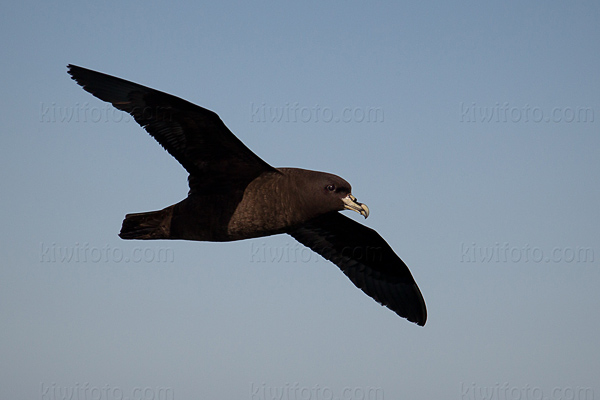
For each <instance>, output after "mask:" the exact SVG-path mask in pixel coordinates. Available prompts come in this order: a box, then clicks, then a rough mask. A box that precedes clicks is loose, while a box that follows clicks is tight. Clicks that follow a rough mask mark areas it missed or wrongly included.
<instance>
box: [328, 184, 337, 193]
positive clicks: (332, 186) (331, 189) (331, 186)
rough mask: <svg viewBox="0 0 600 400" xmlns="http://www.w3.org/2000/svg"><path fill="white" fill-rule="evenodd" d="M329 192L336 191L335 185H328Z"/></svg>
mask: <svg viewBox="0 0 600 400" xmlns="http://www.w3.org/2000/svg"><path fill="white" fill-rule="evenodd" d="M327 190H329V191H330V192H333V191H334V190H335V185H327Z"/></svg>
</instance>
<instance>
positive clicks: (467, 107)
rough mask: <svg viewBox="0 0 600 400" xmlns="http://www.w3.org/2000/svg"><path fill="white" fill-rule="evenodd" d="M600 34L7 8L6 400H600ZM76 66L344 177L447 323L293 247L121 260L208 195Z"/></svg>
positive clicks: (571, 24)
mask: <svg viewBox="0 0 600 400" xmlns="http://www.w3.org/2000/svg"><path fill="white" fill-rule="evenodd" d="M599 17H600V6H599V5H598V3H596V2H561V1H548V2H512V1H509V2H498V3H493V4H489V3H481V2H475V1H473V2H454V3H452V4H449V3H444V2H437V3H431V2H428V3H418V4H417V3H400V2H375V3H366V2H356V1H329V2H312V1H309V2H294V3H282V2H281V3H280V2H239V3H236V2H227V1H225V2H217V3H214V2H213V3H210V4H202V3H201V2H200V3H198V2H177V1H175V2H170V3H157V2H154V1H145V2H141V1H133V2H111V1H109V2H104V3H98V2H60V3H39V2H31V1H23V2H18V4H17V3H11V4H10V5H8V4H7V5H4V6H2V12H1V13H0V31H1V32H2V38H3V39H2V49H3V54H4V56H3V57H2V59H1V60H0V65H1V67H2V72H3V77H4V79H2V81H1V82H0V85H1V86H0V88H1V90H0V115H1V118H0V121H1V122H0V123H1V124H2V133H1V134H0V140H1V144H0V166H1V167H2V169H3V171H5V172H4V174H3V177H2V185H1V186H0V187H1V189H0V190H1V193H2V199H3V207H2V209H1V211H0V212H1V213H2V214H1V217H2V221H3V229H1V230H0V236H1V241H0V243H2V245H1V246H2V255H3V262H2V265H1V267H0V320H1V321H2V326H3V329H1V330H0V358H1V359H2V363H1V364H0V397H1V398H3V399H20V398H31V399H35V398H38V399H52V400H54V399H58V398H61V396H63V395H65V394H66V395H67V396H68V395H69V394H71V395H73V396H72V398H73V399H77V397H76V396H79V398H80V399H83V398H88V399H89V398H96V399H100V398H101V399H102V400H104V399H107V400H108V399H118V398H119V397H122V398H129V399H142V398H145V399H159V398H175V399H190V398H213V399H251V400H254V399H267V398H269V399H270V398H272V395H273V394H274V395H275V397H277V396H280V397H281V398H282V399H286V398H287V399H290V400H292V399H293V398H294V396H295V398H299V399H300V398H304V399H328V398H336V399H360V398H364V399H367V398H369V399H375V398H377V399H379V398H385V399H402V398H408V399H432V398H444V399H457V400H462V399H470V400H478V399H484V398H486V396H488V397H487V398H490V397H489V396H496V397H492V398H497V399H499V400H502V399H503V398H506V399H511V398H514V399H518V398H520V399H537V398H540V399H542V398H543V399H582V398H587V399H590V398H598V397H599V396H600V386H598V376H599V375H600V345H599V344H600V343H599V340H598V335H597V333H598V331H599V329H600V322H599V319H598V308H599V306H600V294H599V293H600V291H599V290H598V286H599V282H600V273H599V267H600V244H599V243H600V234H599V231H598V226H600V212H599V210H598V204H600V184H599V183H598V176H599V174H600V167H599V165H600V163H599V162H598V153H599V149H600V136H599V133H600V130H599V124H600V95H599V93H600V78H599V75H598V71H599V70H600V69H599V67H600V42H599V41H598V37H600V27H599V25H598V20H599ZM69 63H72V64H77V65H81V66H84V67H88V68H91V69H95V70H99V71H102V72H106V73H109V74H112V75H116V76H119V77H122V78H125V79H129V80H132V81H135V82H138V83H141V84H144V85H147V86H151V87H154V88H157V89H159V90H163V91H166V92H168V93H172V94H174V95H176V96H180V97H182V98H185V99H187V100H189V101H191V102H193V103H196V104H199V105H202V106H204V107H206V108H209V109H211V110H213V111H215V112H217V113H218V114H219V115H220V116H221V118H222V119H223V120H224V122H225V123H226V125H227V126H228V127H229V128H230V129H231V130H232V131H233V132H234V133H235V134H236V135H237V136H238V137H239V138H240V139H241V140H242V141H243V142H244V143H245V144H246V145H248V146H249V147H250V148H251V149H252V150H253V151H255V152H256V153H257V154H258V155H259V156H260V157H262V158H263V159H264V160H266V161H267V162H269V163H270V164H272V165H274V166H292V167H302V168H307V169H315V170H321V171H328V172H332V173H335V174H338V175H340V176H342V177H344V178H345V179H346V180H348V181H349V182H350V183H351V184H352V186H353V193H354V195H355V196H356V197H357V198H358V199H359V201H361V202H364V203H366V204H368V205H369V207H370V210H371V216H370V217H369V219H368V220H366V221H364V223H365V224H366V225H368V226H370V227H372V228H374V229H376V230H377V231H378V232H379V233H380V234H381V235H382V236H383V237H384V238H385V239H386V240H387V242H388V243H390V245H391V246H392V247H393V248H394V249H395V251H396V252H397V253H398V254H399V255H400V257H401V258H402V259H403V260H404V261H405V262H406V263H407V264H408V266H409V267H410V269H411V271H412V273H413V276H414V277H415V279H416V281H417V283H418V284H419V286H420V288H421V291H422V292H423V295H424V297H425V300H426V303H427V307H428V313H429V318H428V322H427V325H426V326H425V327H424V328H420V327H417V326H416V325H414V324H411V323H408V322H407V321H406V320H403V319H401V318H399V317H397V316H396V315H395V314H394V313H393V312H391V311H389V310H387V309H386V308H384V307H381V306H379V305H378V304H376V303H375V302H374V301H373V300H372V299H370V298H369V297H367V296H365V295H364V294H363V293H362V292H361V291H360V290H358V289H356V288H355V287H354V285H353V284H352V283H351V282H350V281H349V280H348V279H347V278H346V277H345V276H344V275H343V274H342V273H341V272H340V271H339V269H338V268H337V267H335V266H334V265H333V264H331V263H328V262H326V261H324V260H323V259H321V258H320V257H319V256H317V255H316V254H314V253H309V252H307V251H303V250H302V249H303V248H302V247H301V246H299V245H297V244H296V242H295V241H294V240H293V239H292V238H291V237H288V236H283V235H282V236H275V237H269V238H259V239H253V240H247V241H241V242H235V243H200V242H185V241H173V242H170V241H157V242H141V241H140V242H137V241H123V240H120V239H119V238H118V236H117V233H118V232H119V229H120V226H121V221H122V219H123V217H124V215H125V214H126V213H131V212H141V211H149V210H156V209H161V208H163V207H165V206H167V205H170V204H173V203H175V202H178V201H179V200H181V199H182V198H184V197H185V196H186V194H187V182H186V177H187V175H186V173H185V171H184V170H183V168H182V167H181V166H180V165H179V164H178V163H177V162H176V161H175V160H174V159H173V158H172V157H170V156H169V155H168V154H167V153H166V152H165V151H164V150H163V149H162V148H161V147H160V146H159V145H158V144H156V143H155V142H154V140H153V139H152V138H150V137H149V136H148V135H147V134H146V133H145V132H144V131H143V130H142V129H141V128H139V127H138V126H137V124H135V123H134V122H133V121H132V120H131V119H129V118H128V117H127V115H125V114H121V113H119V112H117V111H114V110H113V109H112V108H110V107H106V104H105V103H103V102H101V101H99V100H97V99H95V98H94V97H93V96H91V95H90V94H88V93H86V92H84V91H83V90H82V89H81V88H80V87H79V86H78V85H77V84H75V82H73V81H72V80H71V79H70V78H69V76H68V75H67V73H66V65H67V64H69ZM257 110H258V111H257ZM282 112H284V113H287V114H285V115H287V116H288V117H281V118H279V117H277V116H276V113H282ZM263 115H264V118H263V117H262V116H263ZM272 116H274V117H272ZM289 116H293V118H292V117H289ZM346 214H348V215H349V216H350V217H351V218H357V219H359V218H360V216H358V215H350V212H347V213H346ZM85 396H87V397H85ZM286 396H287V397H286ZM591 396H595V397H591Z"/></svg>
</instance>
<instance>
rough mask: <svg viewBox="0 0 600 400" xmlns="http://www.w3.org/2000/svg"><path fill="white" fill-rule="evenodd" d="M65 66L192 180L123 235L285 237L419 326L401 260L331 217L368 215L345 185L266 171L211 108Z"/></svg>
mask: <svg viewBox="0 0 600 400" xmlns="http://www.w3.org/2000/svg"><path fill="white" fill-rule="evenodd" d="M68 68H69V74H71V77H72V78H73V79H74V80H75V81H76V82H77V83H78V84H80V85H81V86H82V87H83V88H84V89H85V90H86V91H88V92H90V93H91V94H93V95H94V96H96V97H98V98H99V99H101V100H104V101H107V102H109V103H112V105H113V106H115V107H116V108H118V109H119V110H122V111H125V112H128V113H129V114H131V115H132V116H133V118H134V119H135V120H136V121H137V122H138V123H139V124H140V125H141V126H142V127H144V129H146V131H148V133H150V135H151V136H152V137H154V138H155V139H156V140H157V141H158V142H159V143H160V144H161V145H162V146H163V147H164V148H165V149H166V150H167V151H168V152H169V153H170V154H171V155H172V156H173V157H175V159H177V161H179V163H180V164H181V165H182V166H183V167H184V168H185V169H186V170H187V171H188V172H189V174H190V175H189V178H188V182H189V187H190V190H189V193H188V197H187V198H185V199H184V200H182V201H180V202H179V203H177V204H174V205H172V206H169V207H167V208H165V209H163V210H160V211H151V212H145V213H138V214H128V215H126V216H125V220H124V221H123V226H122V228H121V232H120V233H119V236H120V237H121V238H123V239H146V240H147V239H186V240H200V241H217V242H219V241H231V240H241V239H247V238H253V237H261V236H268V235H274V234H279V233H287V234H290V235H291V236H293V237H294V238H295V239H296V240H298V241H299V242H300V243H302V244H304V245H305V246H307V247H310V248H311V249H312V250H314V251H315V252H317V253H319V254H320V255H322V256H323V257H324V258H326V259H328V260H330V261H332V262H333V263H334V264H336V265H337V266H338V267H339V268H340V269H341V270H342V271H343V272H344V273H345V274H346V275H347V276H348V277H349V278H350V279H351V280H352V282H354V284H355V285H356V286H358V287H359V288H360V289H362V290H363V291H364V292H365V293H366V294H368V295H369V296H371V297H372V298H374V299H375V300H376V301H378V302H379V303H381V304H382V305H385V306H387V307H388V308H390V309H391V310H393V311H395V312H396V313H397V314H398V315H400V316H401V317H404V318H407V319H408V320H409V321H412V322H415V323H417V324H419V325H424V324H425V321H426V319H427V311H426V308H425V302H424V300H423V296H422V295H421V292H420V291H419V288H418V287H417V284H416V283H415V281H414V279H413V277H412V275H411V274H410V271H409V270H408V268H407V267H406V265H405V264H404V262H403V261H402V260H401V259H400V258H399V257H398V256H397V255H396V254H395V253H394V251H393V250H392V249H391V247H390V246H389V245H388V244H387V243H386V242H385V240H383V238H382V237H381V236H380V235H379V234H378V233H377V232H375V231H374V230H372V229H370V228H367V227H366V226H364V225H361V224H359V223H357V222H355V221H353V220H352V219H350V218H347V217H345V216H343V215H342V214H340V213H339V212H338V211H341V210H344V209H349V210H353V211H356V212H358V213H360V214H361V215H363V216H364V217H365V218H366V217H367V216H368V215H369V209H368V208H367V206H366V205H364V204H361V203H359V202H358V201H356V198H355V197H354V196H352V194H351V189H352V188H351V186H350V184H349V183H348V182H346V181H345V180H344V179H342V178H340V177H338V176H336V175H332V174H328V173H325V172H316V171H309V170H304V169H298V168H273V167H271V166H270V165H269V164H267V163H266V162H264V161H263V160H262V159H260V158H259V157H258V156H257V155H256V154H254V153H253V152H252V151H250V149H248V148H247V147H246V146H245V145H244V144H243V143H242V142H241V141H240V140H239V139H238V138H237V137H235V135H234V134H233V133H231V131H230V130H229V129H227V127H226V126H225V124H223V122H222V121H221V119H220V118H219V116H218V115H217V114H215V113H213V112H212V111H209V110H207V109H204V108H202V107H199V106H197V105H194V104H192V103H190V102H187V101H185V100H182V99H180V98H178V97H175V96H172V95H170V94H167V93H163V92H159V91H157V90H154V89H150V88H148V87H145V86H142V85H138V84H136V83H133V82H129V81H126V80H123V79H120V78H116V77H113V76H110V75H106V74H102V73H100V72H96V71H91V70H89V69H85V68H81V67H77V66H74V65H69V66H68Z"/></svg>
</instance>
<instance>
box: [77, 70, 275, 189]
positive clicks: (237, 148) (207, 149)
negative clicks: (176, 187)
mask: <svg viewBox="0 0 600 400" xmlns="http://www.w3.org/2000/svg"><path fill="white" fill-rule="evenodd" d="M68 68H69V74H71V77H72V78H73V79H74V80H75V81H76V82H77V83H78V84H79V85H81V86H82V87H83V88H84V89H85V90H86V91H88V92H90V93H91V94H93V95H94V96H96V97H98V98H99V99H100V100H104V101H107V102H109V103H112V105H113V106H115V107H116V108H118V109H119V110H122V111H125V112H128V113H129V114H131V115H132V116H133V118H134V119H135V120H136V122H137V123H138V124H140V125H141V126H142V127H143V128H144V129H146V131H148V133H149V134H150V135H151V136H152V137H154V138H155V139H156V141H158V143H160V144H161V145H162V146H163V147H164V148H165V149H166V150H167V151H168V152H169V153H170V154H171V155H172V156H173V157H175V158H176V159H177V161H179V163H181V165H182V166H183V167H184V168H185V169H186V170H187V171H188V172H189V173H190V178H189V180H190V190H191V192H206V191H211V192H214V191H215V190H219V188H226V189H231V187H232V186H231V185H234V186H237V187H238V188H241V187H245V185H246V184H248V182H250V181H252V180H253V179H254V178H256V177H257V176H258V175H260V174H261V173H263V172H265V171H271V172H277V170H276V169H275V168H273V167H271V166H270V165H269V164H267V163H266V162H264V161H263V160H262V159H261V158H260V157H258V156H257V155H256V154H254V153H253V152H252V151H251V150H250V149H248V148H247V147H246V146H245V145H244V144H243V143H242V142H241V141H240V140H239V139H238V138H237V137H235V135H234V134H233V133H232V132H231V131H230V130H229V129H228V128H227V127H226V126H225V124H224V123H223V121H221V119H220V118H219V116H218V115H217V114H215V113H214V112H212V111H210V110H207V109H205V108H202V107H200V106H197V105H195V104H192V103H190V102H188V101H186V100H183V99H180V98H179V97H175V96H172V95H170V94H167V93H164V92H160V91H158V90H154V89H151V88H148V87H146V86H142V85H138V84H137V83H133V82H129V81H126V80H124V79H121V78H117V77H114V76H110V75H106V74H103V73H100V72H96V71H92V70H89V69H86V68H82V67H78V66H75V65H69V66H68Z"/></svg>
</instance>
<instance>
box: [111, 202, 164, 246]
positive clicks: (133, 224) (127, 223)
mask: <svg viewBox="0 0 600 400" xmlns="http://www.w3.org/2000/svg"><path fill="white" fill-rule="evenodd" d="M172 217H173V206H170V207H167V208H165V209H163V210H160V211H150V212H144V213H136V214H127V215H126V216H125V219H124V220H123V226H122V227H121V232H120V233H119V236H120V237H121V239H142V240H150V239H169V238H170V236H171V218H172Z"/></svg>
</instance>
